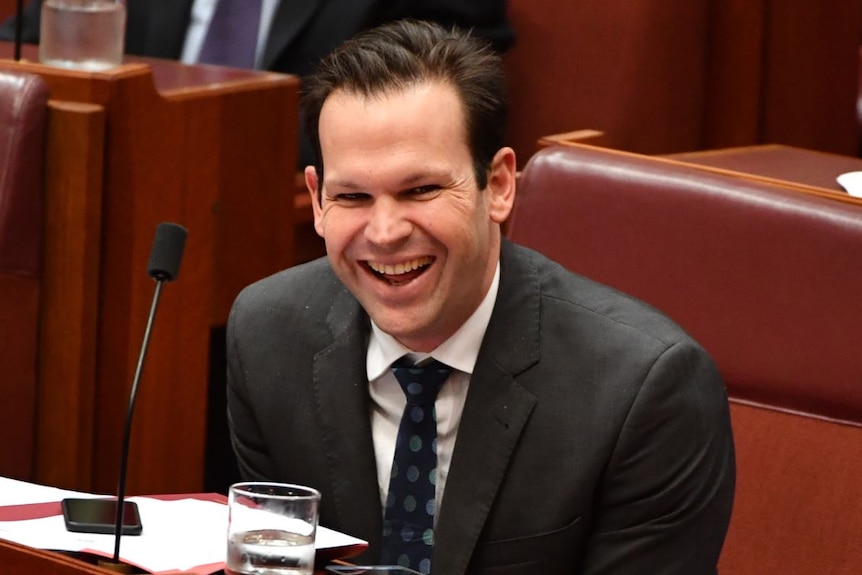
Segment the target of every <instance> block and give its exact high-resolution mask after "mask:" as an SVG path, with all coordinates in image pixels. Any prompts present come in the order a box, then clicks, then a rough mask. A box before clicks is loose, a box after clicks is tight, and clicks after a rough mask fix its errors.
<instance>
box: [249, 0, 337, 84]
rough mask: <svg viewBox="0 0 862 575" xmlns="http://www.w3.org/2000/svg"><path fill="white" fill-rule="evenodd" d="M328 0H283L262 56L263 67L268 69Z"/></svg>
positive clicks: (276, 10)
mask: <svg viewBox="0 0 862 575" xmlns="http://www.w3.org/2000/svg"><path fill="white" fill-rule="evenodd" d="M326 2H327V0H304V1H303V0H282V1H281V2H279V4H278V7H277V8H276V9H275V14H274V15H273V18H272V25H271V26H270V29H269V30H270V31H269V37H268V38H267V40H266V47H265V48H264V51H263V58H261V68H262V69H264V70H268V69H270V68H271V67H272V65H273V63H274V62H275V61H276V60H277V59H278V57H279V55H281V54H282V53H283V52H284V51H285V50H286V49H287V47H288V46H289V45H290V44H291V42H293V41H294V40H295V39H296V38H297V36H299V33H300V31H302V29H303V28H304V27H305V25H306V24H307V23H308V21H309V20H310V19H311V17H312V16H313V15H314V13H315V12H317V11H318V10H319V9H320V8H321V6H323V5H324V4H325V3H326Z"/></svg>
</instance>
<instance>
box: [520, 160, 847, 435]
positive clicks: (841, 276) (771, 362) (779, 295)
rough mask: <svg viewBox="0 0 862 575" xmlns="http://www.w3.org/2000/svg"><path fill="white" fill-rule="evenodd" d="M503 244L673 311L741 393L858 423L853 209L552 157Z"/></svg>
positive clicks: (643, 163)
mask: <svg viewBox="0 0 862 575" xmlns="http://www.w3.org/2000/svg"><path fill="white" fill-rule="evenodd" d="M509 235H510V237H512V238H513V239H515V240H516V241H519V242H521V243H523V244H525V245H528V246H533V247H536V248H538V249H539V250H540V251H543V252H545V253H546V254H547V255H549V256H550V257H552V258H554V259H556V260H558V261H560V262H562V263H563V264H564V265H566V266H568V267H570V268H571V269H573V270H575V271H577V272H580V273H583V274H584V275H587V276H590V277H592V278H594V279H597V280H599V281H602V282H604V283H607V284H610V285H612V286H614V287H617V288H619V289H621V290H622V291H625V292H627V293H630V294H632V295H634V296H636V297H638V298H640V299H643V300H645V301H647V302H649V303H651V304H652V305H654V306H655V307H657V308H659V309H661V310H662V311H664V312H665V313H667V314H668V315H669V316H670V317H671V318H673V319H674V320H676V321H677V322H678V323H679V324H680V325H682V326H683V327H684V328H685V329H686V330H687V331H688V332H689V333H691V334H692V335H693V336H694V337H695V338H696V339H698V340H699V341H700V342H701V343H702V344H703V345H704V346H705V347H706V349H707V350H708V351H709V352H710V353H711V354H712V356H713V358H715V360H716V362H717V363H718V365H719V367H720V369H721V372H722V374H723V375H724V377H725V380H726V382H727V384H728V386H729V388H730V391H731V393H732V394H733V395H734V396H735V397H740V398H745V399H750V400H754V401H759V400H763V401H768V402H769V403H770V404H773V405H781V406H783V407H786V408H788V409H796V410H801V411H808V412H812V413H817V414H821V415H824V416H829V417H834V418H839V419H850V420H854V421H862V323H860V318H862V264H861V263H860V262H862V210H860V208H859V207H858V206H853V205H848V204H843V203H841V202H838V201H831V200H828V199H824V198H819V197H814V196H809V195H806V194H802V193H800V192H794V191H788V190H784V189H782V188H780V187H776V186H772V185H767V184H763V183H755V182H752V181H749V180H746V179H744V178H736V177H733V176H726V175H717V174H710V173H705V172H703V171H701V170H698V169H697V168H693V167H689V166H686V165H681V164H677V163H675V162H671V161H667V160H662V159H659V158H653V157H647V156H639V155H634V154H626V153H622V152H615V151H612V150H607V149H600V148H591V147H587V146H578V147H571V148H569V147H566V148H562V147H554V148H548V149H547V150H544V151H542V152H540V153H538V154H536V155H535V156H534V157H533V158H532V159H531V160H530V162H529V164H528V165H527V167H526V169H525V170H524V172H523V174H522V175H521V179H520V181H519V196H518V201H517V203H516V208H515V213H514V215H513V218H512V221H511V223H510V229H509ZM825 382H828V385H823V384H824V383H825Z"/></svg>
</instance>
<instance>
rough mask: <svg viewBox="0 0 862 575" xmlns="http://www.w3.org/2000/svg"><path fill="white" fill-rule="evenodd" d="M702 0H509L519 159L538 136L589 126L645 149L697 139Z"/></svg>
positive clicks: (612, 140)
mask: <svg viewBox="0 0 862 575" xmlns="http://www.w3.org/2000/svg"><path fill="white" fill-rule="evenodd" d="M707 4H708V0H695V1H686V2H674V3H672V6H671V3H668V2H656V1H648V2H626V1H624V0H612V1H607V2H573V1H571V0H512V1H511V2H509V9H508V12H509V18H510V20H511V22H512V27H513V28H514V31H515V36H516V40H515V45H514V46H513V47H512V48H511V49H510V51H509V52H508V53H507V54H506V55H505V63H506V73H507V76H508V85H509V92H510V102H511V106H510V110H509V116H510V118H509V125H508V132H509V139H510V141H511V143H512V145H513V147H514V148H515V151H516V152H517V153H518V158H519V165H523V164H524V163H525V162H526V161H527V159H528V158H529V156H530V155H532V153H533V152H534V150H535V142H536V140H538V139H539V138H540V137H541V136H544V135H546V134H553V133H557V132H564V131H568V130H577V129H584V128H591V129H596V130H601V131H603V132H605V133H606V134H607V137H608V144H609V145H610V146H613V147H616V148H622V149H626V150H632V151H638V152H642V153H666V152H672V151H682V150H691V149H695V148H696V147H698V145H699V144H700V137H701V123H702V121H703V112H704V108H703V106H704V90H705V74H706V71H705V62H706V53H707V44H706V41H705V38H706V34H707Z"/></svg>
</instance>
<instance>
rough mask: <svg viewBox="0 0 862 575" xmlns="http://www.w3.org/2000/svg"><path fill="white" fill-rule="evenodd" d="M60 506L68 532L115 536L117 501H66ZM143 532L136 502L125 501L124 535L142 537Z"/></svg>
mask: <svg viewBox="0 0 862 575" xmlns="http://www.w3.org/2000/svg"><path fill="white" fill-rule="evenodd" d="M60 505H61V507H62V508H63V520H64V521H65V522H66V529H67V530H69V531H76V532H80V533H106V534H108V535H113V534H114V530H115V528H116V526H117V500H116V499H64V500H63V501H61V502H60ZM142 531H143V525H141V516H140V514H139V513H138V506H137V504H136V503H135V502H134V501H124V502H123V527H122V534H123V535H140V534H141V532H142Z"/></svg>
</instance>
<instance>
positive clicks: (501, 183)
mask: <svg viewBox="0 0 862 575" xmlns="http://www.w3.org/2000/svg"><path fill="white" fill-rule="evenodd" d="M305 104H306V110H307V112H308V116H307V129H308V132H309V137H310V139H311V142H312V146H313V148H314V150H315V152H316V159H315V163H314V166H309V167H308V168H306V172H305V178H306V183H307V185H308V188H309V190H310V193H311V196H312V199H313V205H314V223H315V228H316V230H317V232H318V233H319V234H320V235H321V236H323V238H324V240H325V243H326V248H327V254H328V256H327V258H324V259H321V260H318V261H315V262H311V263H309V264H306V265H303V266H299V267H296V268H293V269H289V270H286V271H284V272H281V273H279V274H276V275H275V276H272V277H270V278H267V279H264V280H262V281H260V282H258V283H256V284H254V285H252V286H250V287H248V288H246V290H244V291H243V293H242V294H241V295H240V296H239V298H238V299H237V301H236V304H235V306H234V309H233V311H232V314H231V318H230V321H229V324H228V406H229V407H228V410H229V421H230V424H231V433H232V440H233V443H234V447H235V451H236V454H237V458H238V462H239V466H240V473H241V475H242V476H243V478H245V479H258V480H276V481H290V482H295V483H301V484H306V485H310V486H313V487H315V488H317V489H319V490H320V491H321V492H322V505H321V515H320V521H321V524H322V525H325V526H328V527H332V528H335V529H338V530H341V531H344V532H347V533H350V534H352V535H355V536H358V537H362V538H364V539H367V540H368V541H369V548H368V550H367V552H366V554H365V555H364V556H363V557H362V558H360V559H359V560H360V561H366V562H378V561H384V562H398V563H402V564H404V563H409V565H410V566H411V567H413V568H414V569H417V568H418V569H419V570H421V571H422V572H428V571H429V569H433V572H434V573H436V574H438V575H460V574H464V573H506V574H508V575H513V574H525V575H526V574H529V575H536V574H543V573H554V574H559V573H572V574H574V573H584V574H598V573H602V574H609V573H613V574H634V573H638V574H643V573H649V574H659V573H661V574H681V575H682V574H684V575H694V574H706V573H715V571H716V562H717V559H718V556H719V552H720V550H721V547H722V544H723V540H724V535H725V532H726V529H727V525H728V521H729V517H730V512H731V506H732V500H733V489H734V478H735V468H734V454H733V441H732V436H731V430H730V423H729V415H728V405H727V398H726V395H725V390H724V386H723V384H722V381H721V379H720V377H719V375H718V374H717V373H716V370H715V367H714V365H713V363H712V362H711V361H710V359H709V358H708V357H707V355H706V353H705V352H704V351H703V349H701V348H700V347H699V346H698V345H697V344H696V343H695V342H694V341H692V340H691V339H690V338H689V337H688V336H687V335H686V334H685V333H683V331H682V330H680V328H679V327H677V326H676V325H674V324H673V323H672V322H671V321H670V320H668V319H667V318H665V317H663V316H662V315H660V314H659V313H658V312H656V311H655V310H653V309H651V308H649V307H648V306H646V305H644V304H642V303H640V302H638V301H635V300H633V299H632V298H629V297H627V296H625V295H623V294H620V293H618V292H615V291H613V290H611V289H609V288H607V287H604V286H601V285H598V284H596V283H594V282H591V281H590V280H588V279H586V278H583V277H580V276H577V275H575V274H572V273H570V272H568V271H566V270H564V269H563V268H562V267H560V266H559V265H557V264H555V263H553V262H551V261H549V260H548V259H546V258H544V257H543V256H541V255H540V254H538V253H535V252H533V251H530V250H527V249H524V248H521V247H518V246H516V245H514V244H512V243H510V242H508V241H506V240H505V239H504V238H502V236H501V231H500V225H501V224H502V223H503V222H504V221H505V220H506V219H507V217H508V216H509V213H510V211H511V209H512V204H513V202H514V199H515V155H514V152H513V151H512V149H511V148H508V147H505V146H503V126H504V125H505V121H504V120H505V108H506V105H505V99H504V89H503V73H502V70H501V64H500V60H499V57H498V56H496V55H495V54H494V53H493V51H491V50H490V49H488V47H487V46H484V45H483V44H482V43H481V42H479V41H477V40H475V39H473V38H471V37H469V36H465V35H463V34H461V33H458V32H450V31H446V30H445V29H443V28H441V27H438V26H435V25H433V24H428V23H417V22H396V23H393V24H389V25H385V26H383V27H381V28H378V29H376V30H373V31H370V32H367V33H365V34H362V35H360V36H359V37H357V38H355V39H354V40H352V41H349V42H347V43H346V44H344V45H343V46H342V47H341V48H340V49H338V50H336V51H335V52H334V53H333V54H332V55H331V56H329V57H328V58H327V59H326V60H325V61H324V62H323V64H322V65H321V67H320V68H319V70H318V71H317V73H316V74H315V75H313V76H312V78H311V79H310V80H309V82H308V93H307V95H306V101H305ZM548 225H561V224H560V223H559V222H548ZM404 355H406V356H407V358H409V359H410V360H411V361H413V362H416V365H415V366H414V368H413V371H416V372H422V373H424V372H423V371H422V365H424V362H425V361H427V358H428V357H429V356H430V357H431V358H433V360H439V361H440V362H442V363H443V364H446V365H448V366H450V367H451V373H450V375H449V376H448V378H447V379H446V380H445V383H444V384H443V385H442V388H441V390H440V392H439V395H438V396H437V399H436V402H435V404H434V407H435V411H436V433H437V437H436V447H437V448H436V454H437V460H436V471H434V472H433V473H434V474H433V475H432V476H431V477H430V481H431V483H432V484H433V485H434V489H435V491H434V494H433V496H432V497H433V498H434V500H433V501H431V502H429V503H430V505H428V507H427V513H428V515H430V516H431V521H432V527H433V528H432V529H430V530H429V531H430V533H426V536H425V537H424V538H422V541H423V542H424V543H425V544H426V545H427V546H428V547H430V548H431V551H430V553H431V555H430V562H429V559H428V558H427V557H426V558H424V559H422V560H421V561H419V562H418V563H414V562H413V559H412V556H410V557H409V555H410V554H409V553H408V552H407V551H405V552H404V553H402V552H401V551H400V550H399V549H398V545H399V543H403V545H404V546H405V549H406V548H407V546H408V545H414V544H416V540H415V537H411V536H410V535H411V533H408V534H407V535H406V536H405V537H404V540H405V541H403V542H399V541H398V540H397V538H396V540H395V541H394V542H393V539H392V537H391V535H392V533H391V531H392V530H391V529H390V526H391V524H394V523H392V522H394V521H395V519H394V518H391V516H390V514H391V513H392V509H393V508H392V507H390V506H389V503H390V501H391V499H392V497H393V494H392V493H391V492H392V491H393V490H395V488H396V483H395V482H396V479H395V478H398V477H401V476H402V475H403V473H402V470H401V469H398V467H399V466H398V461H399V451H400V450H401V447H402V444H401V443H400V440H399V441H398V442H397V441H396V434H398V433H399V429H400V427H399V425H405V421H406V420H407V418H408V416H410V417H412V416H413V415H415V412H412V411H411V410H410V409H407V410H405V418H404V420H401V416H402V409H403V408H404V405H405V403H408V402H407V400H406V399H405V395H404V393H402V390H401V389H400V387H399V383H400V382H401V374H402V373H403V371H404V369H407V368H405V367H403V365H402V364H401V363H400V360H399V358H401V357H402V356H404ZM396 360H399V361H396ZM393 362H395V364H396V367H395V369H393V370H390V369H389V366H390V364H393ZM447 369H448V368H447ZM423 385H424V384H423ZM405 387H407V386H405ZM406 393H408V394H409V393H411V392H410V391H409V388H408V391H407V392H406ZM409 405H410V404H408V406H409ZM420 415H421V414H420ZM419 419H421V417H420V418H419ZM399 420H401V423H400V424H399ZM411 441H412V440H411ZM409 445H411V446H412V443H410V444H409ZM393 463H394V464H393ZM408 475H409V473H408ZM420 477H421V476H420ZM390 480H392V483H390ZM399 489H400V488H399ZM405 501H406V499H405ZM397 507H398V506H395V508H396V509H397ZM420 507H421V506H420ZM408 511H409V510H408ZM408 531H415V530H413V529H409V530H408ZM410 549H412V547H411V548H410ZM411 553H412V551H411Z"/></svg>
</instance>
